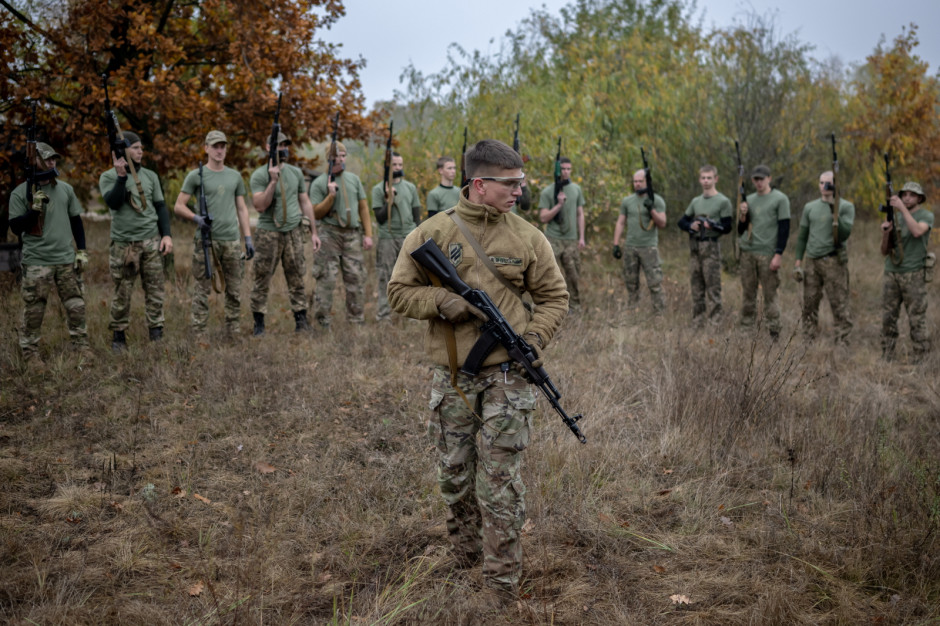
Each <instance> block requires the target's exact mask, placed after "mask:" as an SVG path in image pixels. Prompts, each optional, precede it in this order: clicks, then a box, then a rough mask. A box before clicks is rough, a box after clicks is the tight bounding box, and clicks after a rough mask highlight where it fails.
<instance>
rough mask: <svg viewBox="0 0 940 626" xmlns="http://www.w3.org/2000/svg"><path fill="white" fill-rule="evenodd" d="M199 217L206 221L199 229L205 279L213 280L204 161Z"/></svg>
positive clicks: (200, 181)
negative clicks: (204, 264)
mask: <svg viewBox="0 0 940 626" xmlns="http://www.w3.org/2000/svg"><path fill="white" fill-rule="evenodd" d="M197 204H198V207H199V208H198V211H199V215H200V216H201V217H202V219H203V220H205V221H204V222H203V223H204V224H205V225H204V226H201V227H200V228H199V236H200V238H201V239H202V256H203V260H204V261H205V262H206V273H205V276H204V278H206V279H208V280H212V259H211V258H210V255H209V253H210V250H211V249H212V216H211V215H209V204H208V202H206V188H205V186H204V185H203V183H202V161H200V162H199V196H198V199H197Z"/></svg>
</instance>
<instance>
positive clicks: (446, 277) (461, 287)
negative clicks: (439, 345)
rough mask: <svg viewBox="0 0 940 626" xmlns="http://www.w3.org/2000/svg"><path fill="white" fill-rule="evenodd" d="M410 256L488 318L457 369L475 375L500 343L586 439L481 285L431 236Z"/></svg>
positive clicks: (583, 440)
mask: <svg viewBox="0 0 940 626" xmlns="http://www.w3.org/2000/svg"><path fill="white" fill-rule="evenodd" d="M411 257H412V258H413V259H414V260H415V261H417V262H418V264H419V265H421V267H423V268H424V269H426V270H427V271H428V272H430V273H431V274H433V275H434V276H436V277H437V278H438V279H439V280H440V281H441V284H443V285H446V286H448V287H450V288H451V289H452V290H453V291H454V293H456V294H457V295H459V296H460V297H462V298H464V299H465V300H466V301H467V302H469V303H470V304H472V305H473V306H475V307H477V308H478V309H480V310H481V311H483V313H485V314H486V316H487V317H488V318H489V320H488V321H486V322H484V323H483V325H482V326H481V327H480V338H479V339H477V342H476V343H475V344H474V345H473V348H471V349H470V353H469V354H468V355H467V358H466V360H465V361H464V363H463V366H462V367H461V368H460V371H461V372H463V373H464V374H466V375H467V376H476V375H477V374H478V373H479V372H480V367H481V366H482V365H483V361H484V360H486V357H487V356H489V354H490V353H491V352H492V351H493V350H494V349H495V348H496V346H497V345H501V346H503V347H504V348H505V349H506V352H507V353H508V354H509V358H511V359H512V360H513V361H515V362H516V363H519V364H520V365H521V366H522V368H523V369H524V370H525V374H526V377H527V378H528V379H529V380H530V381H531V382H532V384H534V385H535V386H536V387H538V388H539V389H540V390H541V391H542V393H544V394H545V397H546V398H548V401H549V402H550V403H551V405H552V408H553V409H555V411H556V412H557V413H558V415H559V416H561V419H562V421H563V422H564V423H565V425H566V426H567V427H568V428H570V429H571V432H573V433H574V435H575V437H577V438H578V441H580V442H581V443H586V442H587V439H586V438H585V436H584V434H583V433H582V432H581V429H580V428H579V427H578V420H580V419H581V417H582V416H581V414H580V413H579V414H577V415H575V416H573V417H572V416H569V415H568V414H567V413H566V412H565V410H564V409H563V408H562V406H561V404H560V403H559V402H558V400H560V399H561V393H559V391H558V389H557V388H556V387H555V385H554V383H552V379H551V378H549V377H548V372H546V371H545V368H544V367H542V366H541V365H540V366H539V367H533V365H532V363H533V362H534V361H536V360H537V359H538V358H539V357H538V355H537V354H536V352H535V349H534V348H532V346H531V345H529V343H528V342H526V340H525V339H524V338H523V337H522V335H520V334H518V333H517V332H516V331H515V330H513V328H512V325H510V323H509V321H508V320H507V319H506V318H505V317H504V316H503V314H502V312H500V310H499V309H498V308H496V305H495V304H494V303H493V301H492V300H491V299H490V297H489V296H488V295H487V293H486V292H485V291H483V290H481V289H473V288H471V287H470V285H468V284H467V283H465V282H464V281H463V280H462V279H461V278H460V275H459V274H458V273H457V268H456V267H454V265H453V263H451V262H450V261H448V260H447V258H446V257H445V256H444V253H443V252H441V249H440V248H439V247H438V246H437V244H436V243H435V242H434V240H433V239H428V240H427V241H425V242H424V243H423V244H421V246H420V247H418V249H417V250H415V251H414V252H412V253H411Z"/></svg>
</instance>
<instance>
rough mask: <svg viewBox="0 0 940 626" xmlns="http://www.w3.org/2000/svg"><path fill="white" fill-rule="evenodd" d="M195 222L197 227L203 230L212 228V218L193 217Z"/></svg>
mask: <svg viewBox="0 0 940 626" xmlns="http://www.w3.org/2000/svg"><path fill="white" fill-rule="evenodd" d="M193 221H194V222H196V226H198V227H199V228H201V229H203V230H206V229H208V228H212V216H206V217H203V216H201V215H193Z"/></svg>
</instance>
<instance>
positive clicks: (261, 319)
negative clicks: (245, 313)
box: [251, 311, 264, 337]
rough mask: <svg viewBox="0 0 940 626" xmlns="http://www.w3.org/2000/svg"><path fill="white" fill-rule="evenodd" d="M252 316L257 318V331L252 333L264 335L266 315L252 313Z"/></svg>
mask: <svg viewBox="0 0 940 626" xmlns="http://www.w3.org/2000/svg"><path fill="white" fill-rule="evenodd" d="M251 315H252V316H253V317H254V318H255V329H254V330H253V331H252V332H251V334H252V335H254V336H256V337H257V336H258V335H263V334H264V313H258V312H256V311H252V313H251Z"/></svg>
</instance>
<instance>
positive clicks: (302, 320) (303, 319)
mask: <svg viewBox="0 0 940 626" xmlns="http://www.w3.org/2000/svg"><path fill="white" fill-rule="evenodd" d="M294 324H295V327H294V332H295V333H299V332H306V331H309V330H310V323H309V322H308V321H307V309H304V310H303V311H296V312H295V313H294Z"/></svg>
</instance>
